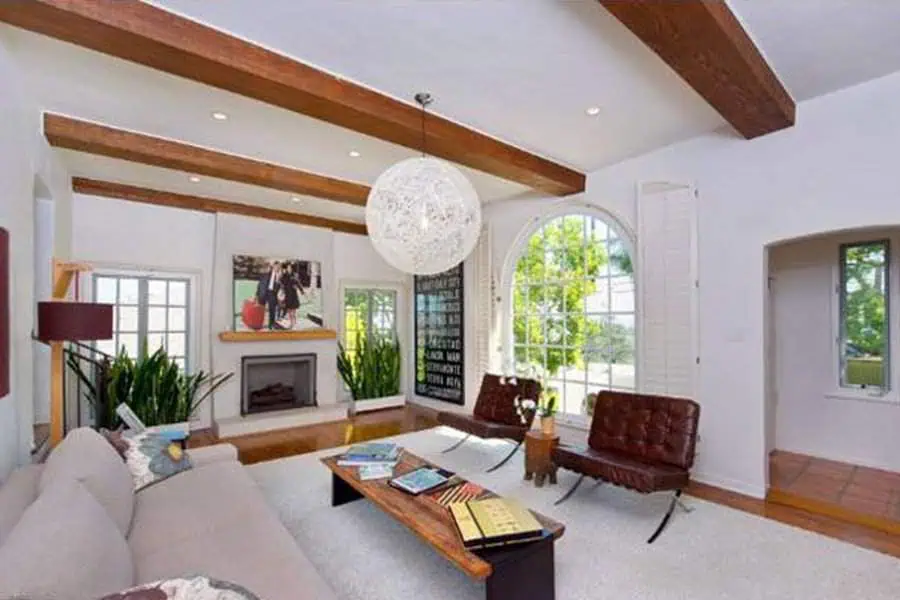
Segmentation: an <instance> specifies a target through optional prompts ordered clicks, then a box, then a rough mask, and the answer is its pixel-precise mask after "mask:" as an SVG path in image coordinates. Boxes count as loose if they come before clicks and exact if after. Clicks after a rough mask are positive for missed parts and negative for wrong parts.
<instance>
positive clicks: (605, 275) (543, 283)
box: [512, 214, 635, 415]
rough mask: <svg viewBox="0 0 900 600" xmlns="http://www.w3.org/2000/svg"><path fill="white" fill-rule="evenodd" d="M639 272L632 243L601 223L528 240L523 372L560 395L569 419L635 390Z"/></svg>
mask: <svg viewBox="0 0 900 600" xmlns="http://www.w3.org/2000/svg"><path fill="white" fill-rule="evenodd" d="M633 271H634V269H633V267H632V257H631V254H630V251H629V248H628V245H627V244H626V241H625V240H624V239H622V237H620V235H619V234H618V232H617V231H616V229H615V228H614V227H611V226H610V225H609V224H608V223H607V222H606V221H605V220H604V219H602V218H600V217H597V216H593V215H586V214H570V215H565V216H561V217H557V218H554V219H552V220H550V221H548V222H547V223H545V224H544V225H543V226H542V227H541V228H540V229H539V230H538V231H536V232H535V233H534V234H533V235H532V236H531V237H530V239H529V240H528V242H527V244H526V246H525V249H524V251H523V252H522V255H521V256H520V258H519V260H518V262H517V264H516V271H515V275H514V280H513V290H512V292H513V310H512V312H513V315H512V319H513V323H512V329H513V353H514V360H515V368H516V372H517V373H519V374H520V375H526V376H535V377H538V378H540V379H541V380H542V381H543V383H544V385H545V387H548V388H554V389H555V390H556V392H557V394H558V397H559V402H560V411H561V412H562V413H567V414H575V415H578V414H584V413H585V412H587V410H586V408H587V404H586V398H587V396H588V395H589V394H591V393H594V392H597V391H599V390H602V389H620V390H634V389H635V285H634V272H633Z"/></svg>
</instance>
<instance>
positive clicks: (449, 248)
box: [366, 94, 481, 275]
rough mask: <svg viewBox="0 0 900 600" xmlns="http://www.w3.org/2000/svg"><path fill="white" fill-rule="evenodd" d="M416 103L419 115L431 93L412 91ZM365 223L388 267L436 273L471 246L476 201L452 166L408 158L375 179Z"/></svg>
mask: <svg viewBox="0 0 900 600" xmlns="http://www.w3.org/2000/svg"><path fill="white" fill-rule="evenodd" d="M416 101H417V102H419V104H420V105H421V106H422V108H423V115H424V108H425V106H427V104H428V103H429V102H430V97H428V96H427V94H417V95H416ZM423 132H424V119H423ZM423 138H424V135H423ZM366 226H367V227H368V230H369V239H370V240H371V241H372V245H373V246H375V250H376V251H377V252H378V253H379V254H381V256H382V257H383V258H384V259H385V260H386V261H387V262H388V263H389V264H390V265H392V266H393V267H395V268H397V269H399V270H401V271H403V272H405V273H413V274H416V275H430V274H433V273H441V272H443V271H446V270H447V269H450V268H451V267H454V266H456V265H458V264H459V263H460V262H462V261H463V260H464V259H465V258H466V257H467V256H468V255H469V254H470V253H471V252H472V250H473V249H474V248H475V244H476V243H477V242H478V236H479V234H480V233H481V202H480V201H479V200H478V194H477V193H476V192H475V188H473V187H472V184H471V183H470V182H469V180H468V179H466V177H465V175H463V174H462V172H460V170H459V169H457V168H456V167H454V166H452V165H450V164H449V163H447V162H445V161H443V160H438V159H436V158H427V157H422V158H409V159H406V160H403V161H400V162H399V163H397V164H395V165H393V166H392V167H390V168H389V169H388V170H387V171H385V172H384V173H382V174H381V175H380V176H379V177H378V179H377V180H376V181H375V184H374V185H373V186H372V190H371V191H370V192H369V199H368V202H367V203H366Z"/></svg>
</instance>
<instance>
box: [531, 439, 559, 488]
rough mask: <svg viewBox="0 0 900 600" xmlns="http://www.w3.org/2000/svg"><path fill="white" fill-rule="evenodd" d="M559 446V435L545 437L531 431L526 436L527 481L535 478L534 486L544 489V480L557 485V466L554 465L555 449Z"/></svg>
mask: <svg viewBox="0 0 900 600" xmlns="http://www.w3.org/2000/svg"><path fill="white" fill-rule="evenodd" d="M557 444H559V436H558V435H545V434H543V433H541V432H540V431H535V430H531V431H529V432H528V433H526V434H525V480H526V481H530V480H531V478H532V477H533V478H534V485H536V486H537V487H542V486H543V485H544V479H545V478H549V479H550V483H556V465H554V464H553V459H552V456H553V449H554V448H556V446H557Z"/></svg>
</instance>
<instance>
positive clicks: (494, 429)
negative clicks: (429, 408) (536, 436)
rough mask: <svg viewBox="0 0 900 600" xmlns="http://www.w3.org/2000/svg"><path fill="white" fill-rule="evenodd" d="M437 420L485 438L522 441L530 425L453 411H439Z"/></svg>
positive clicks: (442, 423)
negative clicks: (491, 419)
mask: <svg viewBox="0 0 900 600" xmlns="http://www.w3.org/2000/svg"><path fill="white" fill-rule="evenodd" d="M437 420H438V423H440V424H441V425H447V426H448V427H453V428H454V429H459V430H460V431H465V432H466V433H471V434H472V435H476V436H478V437H480V438H483V439H490V438H507V439H511V440H516V441H519V442H521V441H522V440H524V439H525V434H526V433H528V427H526V426H525V425H505V424H503V423H494V422H493V421H488V420H487V419H483V418H481V417H478V416H475V415H464V414H462V413H458V412H452V411H443V412H440V413H438V418H437Z"/></svg>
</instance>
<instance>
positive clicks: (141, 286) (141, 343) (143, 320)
mask: <svg viewBox="0 0 900 600" xmlns="http://www.w3.org/2000/svg"><path fill="white" fill-rule="evenodd" d="M137 282H138V298H137V301H138V327H137V344H138V347H137V355H138V357H139V358H146V357H145V356H144V348H145V347H146V345H147V313H148V305H149V302H150V299H149V298H148V289H149V284H148V282H147V278H146V277H139V278H138V280H137Z"/></svg>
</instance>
